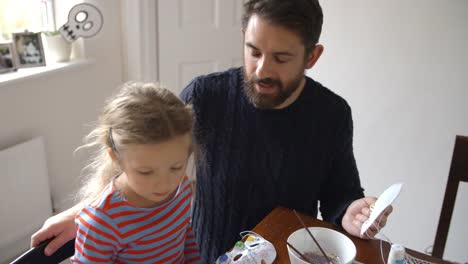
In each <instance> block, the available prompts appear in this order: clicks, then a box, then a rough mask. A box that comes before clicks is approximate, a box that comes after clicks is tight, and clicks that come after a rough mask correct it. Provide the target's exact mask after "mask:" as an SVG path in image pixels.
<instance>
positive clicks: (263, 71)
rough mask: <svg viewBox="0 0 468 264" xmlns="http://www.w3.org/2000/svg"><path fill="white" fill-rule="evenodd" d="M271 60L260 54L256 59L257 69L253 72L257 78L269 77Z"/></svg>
mask: <svg viewBox="0 0 468 264" xmlns="http://www.w3.org/2000/svg"><path fill="white" fill-rule="evenodd" d="M271 71H272V62H271V60H270V59H268V58H267V56H262V57H261V58H260V59H259V60H258V61H257V70H256V71H255V74H256V75H257V77H258V78H259V79H265V78H271V74H272V73H271Z"/></svg>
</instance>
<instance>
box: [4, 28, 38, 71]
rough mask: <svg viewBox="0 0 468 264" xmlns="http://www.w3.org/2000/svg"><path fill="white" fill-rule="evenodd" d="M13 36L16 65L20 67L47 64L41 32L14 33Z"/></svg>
mask: <svg viewBox="0 0 468 264" xmlns="http://www.w3.org/2000/svg"><path fill="white" fill-rule="evenodd" d="M12 36H13V43H14V46H15V47H14V48H15V51H16V65H17V67H18V68H27V67H38V66H44V65H46V59H45V54H44V47H43V45H42V38H41V33H40V32H39V33H32V32H23V33H13V34H12Z"/></svg>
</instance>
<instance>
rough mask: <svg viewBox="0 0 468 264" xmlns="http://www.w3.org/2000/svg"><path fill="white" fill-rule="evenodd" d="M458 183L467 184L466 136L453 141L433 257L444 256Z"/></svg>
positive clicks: (467, 151) (467, 155)
mask: <svg viewBox="0 0 468 264" xmlns="http://www.w3.org/2000/svg"><path fill="white" fill-rule="evenodd" d="M460 182H468V137H466V136H457V137H456V139H455V147H454V149H453V156H452V163H451V165H450V171H449V175H448V181H447V187H446V189H445V195H444V202H443V204H442V211H441V212H440V217H439V225H438V227H437V232H436V237H435V241H434V248H433V250H432V256H433V257H436V258H442V257H443V255H444V250H445V243H446V242H447V236H448V232H449V227H450V221H451V220H452V213H453V208H454V206H455V199H456V197H457V191H458V185H459V183H460Z"/></svg>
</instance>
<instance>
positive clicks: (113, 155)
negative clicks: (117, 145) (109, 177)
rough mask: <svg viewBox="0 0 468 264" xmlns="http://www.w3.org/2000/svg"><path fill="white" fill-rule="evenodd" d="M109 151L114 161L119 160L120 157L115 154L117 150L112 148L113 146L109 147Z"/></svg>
mask: <svg viewBox="0 0 468 264" xmlns="http://www.w3.org/2000/svg"><path fill="white" fill-rule="evenodd" d="M107 153H109V156H110V157H111V159H112V160H113V161H114V162H118V161H119V159H118V158H117V155H116V154H115V152H114V151H113V150H112V148H107Z"/></svg>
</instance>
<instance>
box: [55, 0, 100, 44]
mask: <svg viewBox="0 0 468 264" xmlns="http://www.w3.org/2000/svg"><path fill="white" fill-rule="evenodd" d="M103 22H104V19H103V17H102V14H101V12H100V11H99V9H97V8H96V7H95V6H93V5H90V4H87V3H82V4H78V5H76V6H74V7H73V8H72V9H71V10H70V12H69V13H68V21H67V23H65V25H63V26H62V27H60V29H59V31H60V34H62V37H63V38H64V39H66V40H67V41H68V42H73V41H75V40H76V39H77V38H79V37H83V38H89V37H92V36H94V35H96V34H97V33H98V32H99V31H100V30H101V28H102V24H103Z"/></svg>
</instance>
